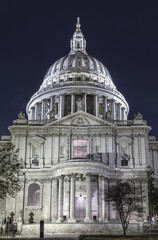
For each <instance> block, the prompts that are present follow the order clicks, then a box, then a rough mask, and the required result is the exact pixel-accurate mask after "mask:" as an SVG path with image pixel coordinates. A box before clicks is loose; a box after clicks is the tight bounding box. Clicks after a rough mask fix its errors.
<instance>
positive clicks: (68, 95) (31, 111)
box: [26, 18, 129, 124]
mask: <svg viewBox="0 0 158 240" xmlns="http://www.w3.org/2000/svg"><path fill="white" fill-rule="evenodd" d="M80 26H81V25H80V21H79V18H78V19H77V24H76V31H75V32H74V34H73V37H72V39H71V41H70V48H71V50H70V53H69V54H68V55H66V56H64V57H62V58H60V59H59V60H57V61H56V62H55V63H54V64H53V65H52V66H51V67H50V68H49V70H48V71H47V73H46V75H45V77H44V80H43V83H42V84H41V86H40V88H39V90H38V91H37V92H36V93H35V94H34V95H33V96H32V98H31V99H30V101H29V103H28V105H27V109H26V112H27V114H28V118H29V120H39V121H40V123H41V124H44V122H42V121H45V120H46V122H47V120H49V119H51V117H50V116H53V117H54V119H59V118H62V117H63V116H66V115H68V114H73V113H75V112H76V111H78V108H77V102H78V101H79V100H80V101H81V102H82V105H83V107H82V108H80V110H81V109H82V110H83V111H85V112H87V113H90V114H92V115H95V116H96V117H99V118H103V119H109V120H127V115H128V112H129V107H128V104H127V102H126V100H125V98H124V96H123V95H122V94H121V93H120V92H119V91H117V89H116V86H115V85H114V83H113V81H112V78H111V75H110V73H109V71H108V70H107V68H106V67H105V66H104V65H103V64H102V63H101V62H100V61H99V60H97V59H96V58H94V57H92V56H90V55H88V54H87V52H86V40H85V38H84V35H83V33H82V32H81V29H80ZM52 111H53V114H52ZM46 122H45V123H46Z"/></svg>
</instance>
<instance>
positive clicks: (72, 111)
mask: <svg viewBox="0 0 158 240" xmlns="http://www.w3.org/2000/svg"><path fill="white" fill-rule="evenodd" d="M74 112H75V96H74V94H71V114H73V113H74Z"/></svg>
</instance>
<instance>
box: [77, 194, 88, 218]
mask: <svg viewBox="0 0 158 240" xmlns="http://www.w3.org/2000/svg"><path fill="white" fill-rule="evenodd" d="M75 218H76V221H77V222H83V221H84V219H85V218H86V197H82V196H80V197H75Z"/></svg>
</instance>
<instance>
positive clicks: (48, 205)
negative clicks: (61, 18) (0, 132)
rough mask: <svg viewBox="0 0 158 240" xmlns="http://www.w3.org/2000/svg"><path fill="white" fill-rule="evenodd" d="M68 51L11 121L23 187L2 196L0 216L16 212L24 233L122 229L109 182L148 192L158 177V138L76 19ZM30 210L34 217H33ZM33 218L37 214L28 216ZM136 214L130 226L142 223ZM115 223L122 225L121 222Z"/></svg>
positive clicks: (144, 203) (145, 201)
mask: <svg viewBox="0 0 158 240" xmlns="http://www.w3.org/2000/svg"><path fill="white" fill-rule="evenodd" d="M70 46H71V50H70V53H69V54H68V55H67V56H64V57H62V58H61V59H59V60H57V61H56V62H55V63H54V64H53V65H52V66H51V67H50V68H49V70H48V72H47V74H46V75H45V77H44V80H43V83H42V85H41V86H40V88H39V90H38V91H37V92H36V93H35V94H34V95H33V96H32V97H31V99H30V101H29V103H28V104H27V108H26V112H27V116H28V118H26V117H25V115H24V114H22V113H20V114H19V115H18V119H17V120H14V121H13V125H12V126H10V127H9V131H10V136H3V137H2V140H1V143H3V142H4V141H5V142H8V141H11V142H12V143H13V144H14V145H15V146H16V147H17V148H19V159H21V161H23V163H24V173H25V174H24V179H23V187H22V189H21V191H20V192H19V193H18V194H17V196H16V198H11V197H7V199H6V200H5V201H3V202H2V201H1V203H0V209H1V212H0V217H1V220H3V218H5V217H6V216H7V215H9V214H10V213H11V212H14V214H15V215H14V220H15V221H16V222H18V221H19V219H20V220H21V221H22V234H23V235H24V236H25V235H29V234H32V235H36V234H39V222H40V220H41V219H43V220H44V222H45V234H46V235H47V234H48V235H51V234H53V233H59V232H63V233H73V232H74V233H100V232H101V233H107V234H109V233H112V232H113V231H114V230H115V233H117V232H118V233H119V231H122V230H121V229H122V228H121V225H120V224H119V221H118V220H119V217H118V214H117V212H116V210H114V209H113V207H112V205H111V203H110V202H108V200H107V199H106V198H105V197H104V190H105V189H108V188H109V187H110V184H113V183H114V181H116V180H117V179H120V178H121V179H137V180H138V181H139V183H140V185H141V187H142V189H143V191H144V194H145V196H146V198H145V199H142V206H143V216H142V217H141V218H142V219H141V220H142V221H145V220H146V219H147V216H149V199H148V177H149V173H150V172H151V170H154V175H153V178H154V182H155V184H157V179H158V142H157V141H156V139H155V137H151V136H149V132H150V130H151V127H149V126H148V125H147V123H146V121H145V120H143V117H142V115H141V114H140V113H138V114H137V115H136V116H135V117H134V119H133V120H128V113H129V106H128V103H127V101H126V100H125V98H124V96H123V95H122V94H121V93H120V92H119V91H118V90H117V89H116V86H115V84H114V83H113V80H112V78H111V75H110V73H109V72H108V70H107V68H106V67H105V66H104V65H103V64H102V63H101V62H100V61H99V60H97V59H95V58H94V57H92V56H89V55H88V54H87V52H86V40H85V38H84V36H83V34H82V32H81V29H80V22H79V19H78V20H77V24H76V30H75V32H74V34H73V37H72V39H71V42H70ZM31 214H32V218H31V217H30V216H31ZM31 220H32V221H31ZM139 221H140V219H139V216H138V215H137V214H135V215H133V216H132V217H131V222H130V226H129V231H131V232H132V231H133V232H135V231H136V230H138V229H139ZM117 223H118V225H117Z"/></svg>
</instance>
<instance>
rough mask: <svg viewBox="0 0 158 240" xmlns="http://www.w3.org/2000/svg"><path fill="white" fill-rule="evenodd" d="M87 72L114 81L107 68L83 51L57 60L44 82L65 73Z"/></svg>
mask: <svg viewBox="0 0 158 240" xmlns="http://www.w3.org/2000/svg"><path fill="white" fill-rule="evenodd" d="M76 71H78V72H86V73H93V74H100V75H101V76H102V77H105V78H107V79H109V81H112V78H111V76H110V73H109V71H108V70H107V68H106V67H105V66H104V65H103V64H102V63H101V62H100V61H99V60H97V59H96V58H94V57H92V56H89V55H88V54H86V53H84V52H82V51H76V52H75V53H70V54H69V55H67V56H65V57H62V58H60V59H59V60H57V61H56V62H55V63H54V64H53V65H52V66H51V67H50V68H49V70H48V72H47V73H46V75H45V77H44V81H45V80H48V79H49V78H53V77H56V76H59V75H61V74H63V73H64V72H65V73H72V72H76Z"/></svg>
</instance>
